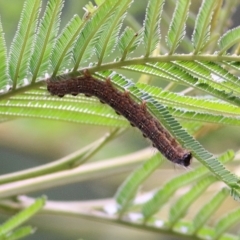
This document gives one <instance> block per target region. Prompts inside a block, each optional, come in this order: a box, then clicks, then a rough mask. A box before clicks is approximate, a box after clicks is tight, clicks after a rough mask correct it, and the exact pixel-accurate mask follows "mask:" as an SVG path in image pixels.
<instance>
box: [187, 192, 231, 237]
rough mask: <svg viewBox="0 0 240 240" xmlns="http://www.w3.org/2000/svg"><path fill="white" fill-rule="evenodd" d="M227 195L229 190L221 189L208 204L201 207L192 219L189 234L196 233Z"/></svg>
mask: <svg viewBox="0 0 240 240" xmlns="http://www.w3.org/2000/svg"><path fill="white" fill-rule="evenodd" d="M228 195H229V189H227V188H223V189H222V190H221V191H219V192H218V193H217V194H216V195H215V196H214V197H213V198H212V199H211V200H210V201H209V202H207V203H206V204H205V205H203V206H202V208H201V209H200V210H199V212H198V213H197V214H196V216H195V217H194V219H193V225H192V229H191V232H192V233H197V232H198V231H199V229H200V228H201V227H202V226H203V225H204V224H206V222H207V220H208V219H209V218H210V217H211V216H212V214H213V213H214V212H215V211H216V210H217V209H218V207H219V206H220V204H221V203H222V202H223V201H224V200H225V199H226V197H227V196H228Z"/></svg>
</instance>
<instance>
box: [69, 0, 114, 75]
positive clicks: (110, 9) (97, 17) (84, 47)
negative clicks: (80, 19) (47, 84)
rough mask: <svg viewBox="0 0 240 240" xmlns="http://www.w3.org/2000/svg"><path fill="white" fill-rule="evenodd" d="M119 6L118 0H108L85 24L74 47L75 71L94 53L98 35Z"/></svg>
mask: <svg viewBox="0 0 240 240" xmlns="http://www.w3.org/2000/svg"><path fill="white" fill-rule="evenodd" d="M117 6H118V1H117V0H106V1H105V2H104V3H103V4H102V5H101V6H99V7H98V9H97V10H96V12H95V13H94V15H93V16H92V18H91V19H90V21H88V22H87V23H86V24H85V26H84V28H83V29H82V31H81V32H80V35H79V38H78V40H77V41H76V43H75V45H74V48H73V61H74V69H73V72H75V71H76V70H77V69H78V68H79V65H80V64H81V62H83V61H86V60H88V59H89V58H90V57H91V56H92V55H93V54H94V51H95V45H96V43H97V41H98V40H99V36H98V35H99V34H100V32H101V31H102V30H103V29H104V26H106V23H107V22H108V21H110V18H111V16H113V14H114V13H115V11H116V8H117ZM99 31H100V32H99ZM97 32H98V34H97V35H96V33H97Z"/></svg>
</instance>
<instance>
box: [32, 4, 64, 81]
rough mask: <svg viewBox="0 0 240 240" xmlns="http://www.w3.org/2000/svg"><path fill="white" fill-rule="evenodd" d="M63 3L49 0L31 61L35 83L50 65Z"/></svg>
mask: <svg viewBox="0 0 240 240" xmlns="http://www.w3.org/2000/svg"><path fill="white" fill-rule="evenodd" d="M63 3H64V1H63V0H49V2H48V5H47V8H46V10H45V13H44V16H43V18H42V20H41V22H40V25H39V28H38V32H37V38H36V42H35V45H34V53H33V55H32V58H31V62H30V72H31V74H32V82H33V83H34V82H36V80H37V78H38V77H40V76H43V75H44V74H45V73H46V72H47V71H48V69H49V67H50V56H51V53H52V51H53V47H54V45H55V42H56V36H57V33H58V29H59V23H60V14H61V10H62V8H63Z"/></svg>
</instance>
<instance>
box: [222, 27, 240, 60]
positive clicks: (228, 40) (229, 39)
mask: <svg viewBox="0 0 240 240" xmlns="http://www.w3.org/2000/svg"><path fill="white" fill-rule="evenodd" d="M239 36H240V27H236V28H234V29H231V30H229V31H227V32H226V33H225V34H224V35H223V36H222V37H221V38H220V39H219V42H218V44H219V47H220V51H219V52H218V54H219V55H222V54H223V53H225V52H226V51H227V50H229V48H231V47H232V46H234V45H235V44H239V41H240V37H239Z"/></svg>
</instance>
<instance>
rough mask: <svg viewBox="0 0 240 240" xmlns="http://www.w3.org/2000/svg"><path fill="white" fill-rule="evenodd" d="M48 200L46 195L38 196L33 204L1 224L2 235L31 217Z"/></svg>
mask: <svg viewBox="0 0 240 240" xmlns="http://www.w3.org/2000/svg"><path fill="white" fill-rule="evenodd" d="M45 201H46V198H45V197H42V198H38V199H37V200H36V201H35V202H34V203H33V204H32V205H30V206H29V207H27V208H26V209H24V210H22V211H21V212H20V213H18V214H16V215H15V216H14V217H12V218H10V219H9V220H7V221H6V222H5V223H3V224H2V225H1V226H0V237H1V236H4V235H6V234H7V233H8V232H10V231H12V230H13V229H14V228H16V227H18V226H19V225H20V224H22V223H24V222H25V221H27V220H28V219H29V218H30V217H32V216H33V215H34V214H36V213H37V212H38V211H40V210H41V209H42V207H43V206H44V204H45Z"/></svg>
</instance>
